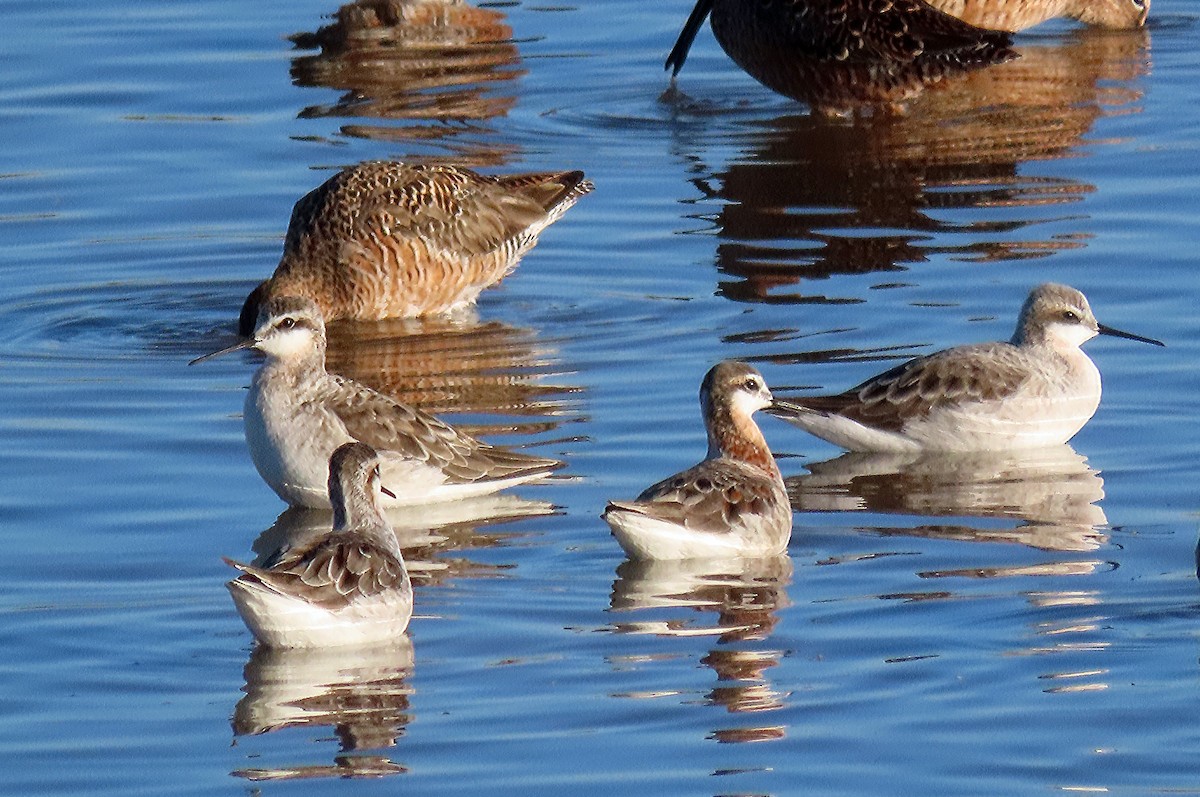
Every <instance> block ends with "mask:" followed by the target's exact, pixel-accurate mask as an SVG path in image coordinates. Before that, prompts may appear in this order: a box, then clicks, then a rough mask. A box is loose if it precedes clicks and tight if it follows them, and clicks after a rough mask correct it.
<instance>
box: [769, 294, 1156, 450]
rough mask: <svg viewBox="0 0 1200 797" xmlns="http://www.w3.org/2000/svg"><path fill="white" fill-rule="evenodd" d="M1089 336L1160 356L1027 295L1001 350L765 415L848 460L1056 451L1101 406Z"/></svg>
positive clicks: (1052, 300)
mask: <svg viewBox="0 0 1200 797" xmlns="http://www.w3.org/2000/svg"><path fill="white" fill-rule="evenodd" d="M1096 335H1112V336H1114V337H1120V338H1129V339H1131V340H1137V341H1141V342H1143V343H1152V344H1154V345H1156V346H1162V345H1163V344H1162V342H1161V341H1157V340H1154V339H1153V338H1143V337H1141V336H1139V335H1131V334H1130V333H1128V332H1122V331H1120V330H1119V329H1113V328H1112V327H1106V326H1104V325H1103V324H1100V323H1098V322H1097V321H1096V316H1095V315H1093V314H1092V308H1091V306H1090V305H1089V304H1088V300H1087V298H1086V297H1084V295H1083V294H1082V293H1080V292H1079V291H1077V290H1075V289H1074V288H1071V287H1069V286H1066V285H1056V284H1054V283H1047V284H1045V285H1040V286H1038V287H1037V288H1034V289H1033V291H1032V292H1031V293H1030V294H1029V298H1027V299H1026V300H1025V304H1024V306H1023V307H1022V308H1021V315H1020V317H1019V318H1018V319H1017V329H1016V331H1015V332H1014V333H1013V336H1012V339H1011V340H1010V341H1008V342H996V343H976V344H972V345H967V346H955V347H953V348H949V349H945V350H943V351H939V352H936V353H934V354H929V355H926V356H924V357H917V358H916V359H913V360H909V361H908V362H906V363H903V364H902V365H899V366H897V367H895V368H892V369H891V370H889V371H885V372H884V373H882V374H880V375H878V376H875V377H873V378H871V379H868V380H867V381H866V382H863V383H862V384H861V385H858V386H857V387H853V388H851V389H850V390H847V391H846V392H845V393H839V394H837V395H833V396H804V397H801V398H796V399H793V400H790V401H784V400H776V401H775V402H774V403H773V404H772V405H771V407H770V409H769V410H768V412H770V413H771V414H772V415H775V416H776V417H779V418H782V419H784V420H786V421H788V422H789V423H792V424H794V425H796V426H799V427H800V428H801V429H804V430H805V431H806V432H808V433H810V434H813V435H816V436H817V437H820V438H821V439H823V440H828V441H829V442H831V443H833V444H834V445H837V446H841V447H842V448H846V449H849V450H851V451H892V452H916V451H1012V450H1019V449H1023V448H1037V447H1041V446H1055V445H1061V444H1063V443H1065V442H1067V441H1068V440H1070V439H1071V438H1072V437H1074V436H1075V433H1076V432H1078V431H1079V430H1080V429H1082V428H1083V425H1084V424H1086V423H1087V422H1088V420H1089V419H1091V417H1092V415H1094V414H1095V412H1096V408H1097V407H1098V406H1099V405H1100V372H1099V370H1097V368H1096V365H1095V363H1093V362H1092V360H1091V358H1089V357H1088V356H1087V355H1086V354H1084V353H1083V351H1082V350H1081V349H1080V348H1079V347H1080V346H1081V345H1083V344H1084V343H1085V342H1087V341H1089V340H1091V339H1092V338H1094V337H1096Z"/></svg>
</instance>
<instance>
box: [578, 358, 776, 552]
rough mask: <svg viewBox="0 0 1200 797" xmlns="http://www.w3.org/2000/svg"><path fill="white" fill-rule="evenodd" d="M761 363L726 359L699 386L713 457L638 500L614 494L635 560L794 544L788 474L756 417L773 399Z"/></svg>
mask: <svg viewBox="0 0 1200 797" xmlns="http://www.w3.org/2000/svg"><path fill="white" fill-rule="evenodd" d="M771 400H772V399H771V391H770V390H768V389H767V383H766V382H765V381H764V380H763V377H762V374H760V373H759V372H758V371H757V370H756V369H755V368H753V367H752V366H750V365H747V364H746V363H741V362H735V361H732V360H727V361H725V362H722V363H718V364H717V365H715V366H713V367H712V369H711V370H709V372H708V374H707V375H706V376H705V377H704V382H703V384H701V386H700V407H701V410H702V412H703V415H704V425H705V427H706V428H707V430H708V456H706V457H705V459H704V461H703V462H701V463H700V464H698V465H696V466H694V467H692V468H689V469H688V470H685V471H683V472H682V473H677V474H675V475H674V476H671V477H670V478H668V479H664V480H663V481H661V482H659V483H657V484H655V485H652V486H650V487H648V488H646V490H645V491H643V492H642V494H641V495H639V496H638V497H637V500H636V501H610V502H609V504H608V507H607V508H606V509H605V510H604V514H603V515H602V517H603V518H604V520H605V521H606V522H607V523H608V525H609V526H610V527H612V532H613V536H615V537H616V538H617V542H619V543H620V544H621V547H622V548H624V549H625V552H626V553H627V554H629V556H630V557H631V558H633V559H694V558H702V557H731V556H775V555H777V554H780V553H783V552H784V551H785V550H787V544H788V539H789V538H790V537H791V535H792V508H791V506H790V505H789V504H788V498H787V490H786V488H785V487H784V484H783V476H781V475H780V473H779V468H778V467H777V466H776V464H775V458H774V457H773V456H772V455H771V451H770V449H768V448H767V441H766V440H765V439H763V436H762V432H761V431H759V429H758V426H757V425H756V424H755V423H754V419H753V418H752V417H751V416H752V415H753V413H754V412H755V411H756V410H760V409H763V408H764V407H768V406H770V404H771Z"/></svg>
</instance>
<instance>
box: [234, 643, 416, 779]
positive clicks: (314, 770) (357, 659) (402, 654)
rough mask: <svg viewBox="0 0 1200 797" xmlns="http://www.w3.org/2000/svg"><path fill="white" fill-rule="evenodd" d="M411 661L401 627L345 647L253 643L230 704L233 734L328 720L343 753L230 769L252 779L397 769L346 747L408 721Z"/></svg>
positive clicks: (391, 739) (368, 743) (389, 740)
mask: <svg viewBox="0 0 1200 797" xmlns="http://www.w3.org/2000/svg"><path fill="white" fill-rule="evenodd" d="M412 669H413V648H412V642H411V641H410V640H409V638H408V636H407V635H404V636H403V637H400V638H399V639H397V640H395V642H393V643H391V644H389V645H386V646H380V647H375V648H355V649H354V650H352V651H339V650H322V649H315V650H290V649H270V648H265V647H256V648H255V649H254V652H253V653H251V654H250V660H249V661H248V662H247V663H246V668H245V678H246V686H245V689H244V691H245V693H246V694H245V696H244V697H243V698H242V699H241V700H240V701H238V704H237V707H236V708H235V709H234V713H233V720H232V724H233V733H234V735H235V736H247V735H256V734H261V733H271V732H273V731H277V730H281V729H283V728H294V727H323V726H332V727H333V729H334V732H335V733H336V735H337V738H338V741H339V748H340V752H341V753H343V755H339V756H335V757H334V763H333V764H332V765H315V766H314V765H295V766H287V765H284V766H278V767H257V768H253V769H242V770H237V771H235V772H234V773H233V774H234V775H235V776H238V777H243V778H246V779H248V780H255V781H258V780H292V779H302V778H316V777H379V776H381V775H388V774H395V773H399V772H404V771H405V770H404V767H402V766H400V765H399V764H396V763H394V762H392V761H390V760H389V759H388V758H387V757H386V756H381V755H363V754H361V753H358V754H352V753H356V751H361V750H378V749H381V748H386V747H393V746H395V744H396V739H397V738H398V737H399V736H400V735H402V734H403V733H404V728H405V726H407V725H408V723H409V722H410V721H411V717H410V715H409V698H410V696H411V695H412V693H413V690H412V687H410V686H409V685H408V677H409V675H410V674H411V673H412Z"/></svg>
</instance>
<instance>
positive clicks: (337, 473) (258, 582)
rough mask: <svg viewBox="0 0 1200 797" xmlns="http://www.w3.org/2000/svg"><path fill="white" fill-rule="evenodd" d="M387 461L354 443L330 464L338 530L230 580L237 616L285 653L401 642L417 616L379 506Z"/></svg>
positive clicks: (247, 568)
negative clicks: (381, 473)
mask: <svg viewBox="0 0 1200 797" xmlns="http://www.w3.org/2000/svg"><path fill="white" fill-rule="evenodd" d="M379 469H380V457H379V455H378V454H377V453H376V452H375V450H374V449H372V448H371V447H370V446H368V445H365V444H363V443H347V444H346V445H343V446H341V447H339V448H338V449H337V450H336V451H334V452H333V456H332V457H330V460H329V495H330V498H331V500H332V502H333V529H332V530H331V531H330V532H329V533H328V534H326V535H324V536H322V537H321V538H320V539H318V540H315V541H314V542H313V543H311V544H310V545H307V546H304V547H301V548H292V549H289V550H287V551H285V552H283V553H282V554H280V555H279V557H278V558H277V559H275V561H273V562H270V563H268V565H267V566H266V567H254V566H253V565H247V564H242V563H240V562H235V561H233V560H232V559H226V560H225V561H226V562H227V563H228V564H229V565H230V566H232V567H235V568H237V569H238V570H240V571H242V575H240V576H238V577H237V578H236V579H234V580H233V581H230V582H229V585H228V586H229V592H230V594H231V595H233V602H234V604H236V605H237V610H238V613H239V614H241V616H242V619H243V620H244V621H245V622H246V625H247V626H248V627H249V628H250V630H251V631H252V632H253V633H254V636H255V637H256V638H257V639H258V641H259V642H261V643H262V644H264V645H268V646H270V647H283V648H306V647H323V646H332V645H350V644H367V643H372V642H383V641H386V640H389V639H396V638H397V637H399V636H400V635H401V634H403V633H404V630H405V629H406V628H408V621H409V619H411V618H412V609H413V591H412V584H411V582H410V581H409V578H408V570H407V569H405V567H404V557H403V555H402V554H401V553H400V545H399V543H397V542H396V535H395V533H394V532H393V531H392V527H391V526H390V525H389V524H388V522H387V520H386V519H385V518H384V516H383V511H382V510H381V509H380V506H379V498H380V494H381V493H384V492H386V488H384V487H382V486H381V484H380V477H379Z"/></svg>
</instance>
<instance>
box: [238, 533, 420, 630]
mask: <svg viewBox="0 0 1200 797" xmlns="http://www.w3.org/2000/svg"><path fill="white" fill-rule="evenodd" d="M236 566H237V567H238V568H239V569H240V570H242V571H243V572H244V573H246V574H247V575H248V576H249V577H251V578H252V579H254V580H257V581H260V582H262V583H263V584H265V585H267V586H268V587H270V588H272V589H274V590H276V591H278V592H281V593H284V594H287V595H294V596H296V597H299V598H303V599H304V600H306V601H308V602H310V603H313V604H315V605H317V606H320V607H322V608H324V609H328V610H330V611H338V610H339V609H344V608H345V607H346V606H348V605H350V604H351V603H353V602H354V601H356V600H360V599H362V598H370V597H372V596H374V595H378V594H380V593H382V592H386V591H388V590H392V589H398V588H403V585H404V584H405V582H407V580H408V575H407V573H406V572H405V569H404V564H403V563H402V562H401V561H400V560H399V559H397V558H396V556H395V555H394V554H392V553H391V552H390V551H388V550H387V549H385V548H383V547H382V546H380V545H378V544H376V543H374V542H372V541H371V540H369V539H366V538H364V537H360V536H357V535H355V534H353V533H346V534H340V535H338V536H335V537H326V538H324V539H322V540H320V541H318V542H317V543H316V544H315V545H312V546H308V547H303V548H300V549H297V550H294V551H289V552H288V553H285V554H284V555H283V556H281V557H280V558H279V561H278V562H276V563H275V564H274V565H273V566H272V567H271V569H269V570H265V569H262V568H257V567H252V566H249V565H236Z"/></svg>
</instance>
